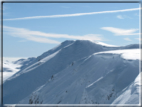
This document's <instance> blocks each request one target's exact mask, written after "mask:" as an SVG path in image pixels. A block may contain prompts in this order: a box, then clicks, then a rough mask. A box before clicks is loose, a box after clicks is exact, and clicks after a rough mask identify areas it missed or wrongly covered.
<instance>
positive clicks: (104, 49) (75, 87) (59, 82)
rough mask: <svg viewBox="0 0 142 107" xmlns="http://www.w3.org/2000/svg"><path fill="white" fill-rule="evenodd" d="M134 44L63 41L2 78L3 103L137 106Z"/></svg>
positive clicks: (136, 49)
mask: <svg viewBox="0 0 142 107" xmlns="http://www.w3.org/2000/svg"><path fill="white" fill-rule="evenodd" d="M140 52H141V50H140V49H139V45H138V44H134V45H128V46H120V47H117V46H111V45H106V44H103V43H95V42H92V41H88V40H76V41H65V42H63V43H61V44H60V45H59V46H57V47H55V48H53V49H51V50H49V51H47V52H45V53H43V54H42V55H41V56H38V57H37V58H34V59H32V60H31V59H30V60H28V61H27V62H26V63H24V64H23V65H22V67H21V69H20V70H19V71H18V72H17V73H15V74H14V75H13V76H11V77H10V78H8V79H6V80H5V82H4V84H3V87H4V90H3V92H4V93H3V96H4V97H3V100H4V104H97V105H98V104H112V105H114V104H136V105H139V104H140V86H141V84H140V77H141V76H140V72H139V69H140V68H139V67H140V66H139V65H140V61H141V60H140Z"/></svg>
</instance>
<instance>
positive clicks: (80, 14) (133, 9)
mask: <svg viewBox="0 0 142 107" xmlns="http://www.w3.org/2000/svg"><path fill="white" fill-rule="evenodd" d="M139 9H140V8H131V9H123V10H111V11H100V12H89V13H75V14H62V15H48V16H31V17H22V18H11V19H4V20H5V21H6V20H27V19H41V18H60V17H75V16H84V15H94V14H104V13H118V12H127V11H135V10H139Z"/></svg>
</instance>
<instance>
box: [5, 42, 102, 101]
mask: <svg viewBox="0 0 142 107" xmlns="http://www.w3.org/2000/svg"><path fill="white" fill-rule="evenodd" d="M65 44H66V43H65ZM61 45H62V44H61ZM61 47H62V46H61ZM56 49H57V48H56ZM53 50H54V49H53ZM100 51H104V49H103V47H102V46H101V45H97V44H94V43H92V42H89V41H80V40H77V41H73V43H72V42H71V44H69V45H68V43H67V45H65V46H64V47H62V48H59V49H57V50H56V51H54V52H53V53H52V54H51V53H50V51H48V52H49V53H50V54H48V55H47V56H44V55H45V54H44V55H43V56H39V57H38V58H36V59H35V60H34V61H33V62H32V63H31V64H30V65H28V66H27V67H25V68H24V69H22V70H21V71H19V72H18V73H16V74H15V75H14V76H12V77H11V78H9V79H8V80H6V82H5V84H4V86H3V87H4V103H18V101H20V100H22V98H24V97H26V96H28V95H29V94H30V93H32V92H33V91H34V90H35V89H36V88H37V87H39V86H41V85H43V84H45V82H46V81H47V80H48V79H50V78H51V76H52V75H54V74H56V73H58V72H60V71H62V70H63V69H65V68H66V67H67V66H69V65H70V64H71V63H73V61H75V60H79V59H81V58H83V57H86V56H88V55H91V54H93V53H95V52H100ZM48 52H47V53H48ZM47 53H46V54H47ZM23 80H24V81H23ZM17 86H18V87H17ZM25 87H26V88H25ZM9 89H10V90H9ZM13 97H14V98H13Z"/></svg>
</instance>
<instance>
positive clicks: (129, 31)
mask: <svg viewBox="0 0 142 107" xmlns="http://www.w3.org/2000/svg"><path fill="white" fill-rule="evenodd" d="M101 29H103V30H107V31H110V32H112V33H114V35H117V36H127V35H139V33H136V31H138V30H139V29H120V28H115V27H102V28H101Z"/></svg>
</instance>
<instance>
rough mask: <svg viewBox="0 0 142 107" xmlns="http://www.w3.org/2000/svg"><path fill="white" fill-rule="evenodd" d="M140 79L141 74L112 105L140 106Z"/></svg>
mask: <svg viewBox="0 0 142 107" xmlns="http://www.w3.org/2000/svg"><path fill="white" fill-rule="evenodd" d="M140 79H141V73H140V74H139V75H138V76H137V77H136V79H135V80H134V82H132V83H131V84H130V85H129V86H127V87H126V88H125V89H124V90H122V92H121V93H119V94H118V97H117V98H116V99H115V100H114V101H113V102H112V104H139V101H140V88H141V87H140ZM138 96H139V97H138Z"/></svg>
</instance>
